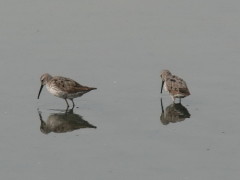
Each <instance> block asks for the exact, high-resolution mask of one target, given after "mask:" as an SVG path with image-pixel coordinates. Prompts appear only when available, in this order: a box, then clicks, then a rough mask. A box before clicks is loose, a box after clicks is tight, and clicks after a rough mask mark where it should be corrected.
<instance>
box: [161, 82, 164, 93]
mask: <svg viewBox="0 0 240 180" xmlns="http://www.w3.org/2000/svg"><path fill="white" fill-rule="evenodd" d="M163 85H164V81H162V86H161V93H162V89H163Z"/></svg>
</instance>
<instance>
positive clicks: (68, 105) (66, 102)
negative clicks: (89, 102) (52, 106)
mask: <svg viewBox="0 0 240 180" xmlns="http://www.w3.org/2000/svg"><path fill="white" fill-rule="evenodd" d="M64 100H65V101H66V103H67V107H69V104H68V102H67V99H64Z"/></svg>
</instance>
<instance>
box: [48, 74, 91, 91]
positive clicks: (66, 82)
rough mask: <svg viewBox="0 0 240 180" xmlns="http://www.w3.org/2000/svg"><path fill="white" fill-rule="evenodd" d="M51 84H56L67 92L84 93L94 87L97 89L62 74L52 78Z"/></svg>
mask: <svg viewBox="0 0 240 180" xmlns="http://www.w3.org/2000/svg"><path fill="white" fill-rule="evenodd" d="M51 86H55V87H56V88H58V89H60V90H62V91H64V92H67V93H77V92H83V93H84V92H88V91H90V90H92V89H95V88H90V87H87V86H83V85H81V84H79V83H78V82H76V81H74V80H72V79H70V78H65V77H60V76H56V77H53V78H52V79H51Z"/></svg>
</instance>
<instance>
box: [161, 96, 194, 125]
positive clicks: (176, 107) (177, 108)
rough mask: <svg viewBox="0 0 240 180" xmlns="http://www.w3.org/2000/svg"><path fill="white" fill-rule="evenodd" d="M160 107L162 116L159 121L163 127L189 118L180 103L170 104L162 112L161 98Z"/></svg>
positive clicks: (188, 114)
mask: <svg viewBox="0 0 240 180" xmlns="http://www.w3.org/2000/svg"><path fill="white" fill-rule="evenodd" d="M161 107H162V114H161V116H160V120H161V122H162V124H163V125H167V124H169V123H176V122H181V121H184V120H185V119H186V118H190V116H191V114H190V113H189V112H188V110H187V108H186V107H184V106H183V105H182V104H181V103H177V104H175V103H172V104H170V105H169V106H168V107H166V109H165V111H164V108H163V103H162V98H161Z"/></svg>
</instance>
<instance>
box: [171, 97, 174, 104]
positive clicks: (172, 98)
mask: <svg viewBox="0 0 240 180" xmlns="http://www.w3.org/2000/svg"><path fill="white" fill-rule="evenodd" d="M171 97H172V100H173V104H175V98H174V97H173V96H171Z"/></svg>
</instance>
